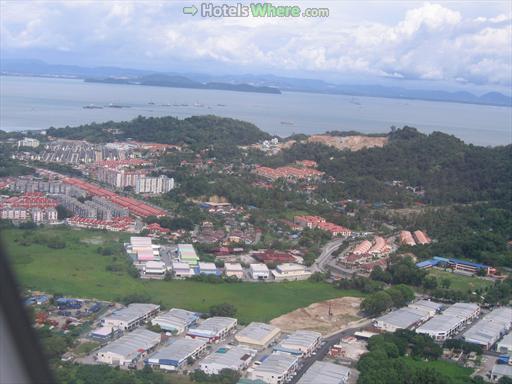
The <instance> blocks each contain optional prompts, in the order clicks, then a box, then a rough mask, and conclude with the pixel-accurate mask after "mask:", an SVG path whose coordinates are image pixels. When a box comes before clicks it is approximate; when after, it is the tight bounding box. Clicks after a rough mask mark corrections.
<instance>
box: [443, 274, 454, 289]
mask: <svg viewBox="0 0 512 384" xmlns="http://www.w3.org/2000/svg"><path fill="white" fill-rule="evenodd" d="M450 285H452V281H451V280H450V279H448V278H446V277H445V278H443V279H441V287H443V288H446V289H448V288H450Z"/></svg>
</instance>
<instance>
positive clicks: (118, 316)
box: [102, 303, 160, 331]
mask: <svg viewBox="0 0 512 384" xmlns="http://www.w3.org/2000/svg"><path fill="white" fill-rule="evenodd" d="M159 309H160V306H159V305H156V304H146V303H133V304H130V305H128V306H127V307H126V308H122V309H119V310H117V311H114V312H112V314H110V315H109V316H107V317H105V318H104V319H103V320H102V323H103V326H107V327H108V326H110V327H114V328H119V329H122V330H124V331H130V330H132V329H134V328H136V327H138V326H139V325H141V324H143V323H145V322H146V321H147V320H149V319H151V318H152V317H154V316H155V315H156V314H157V313H158V310H159Z"/></svg>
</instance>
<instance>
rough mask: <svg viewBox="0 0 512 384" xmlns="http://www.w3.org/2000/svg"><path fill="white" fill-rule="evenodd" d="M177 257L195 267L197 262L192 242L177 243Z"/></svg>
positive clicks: (197, 258)
mask: <svg viewBox="0 0 512 384" xmlns="http://www.w3.org/2000/svg"><path fill="white" fill-rule="evenodd" d="M178 258H179V259H180V261H181V262H182V263H187V264H188V265H190V266H191V267H195V266H196V265H197V263H198V262H199V257H198V256H197V253H196V250H195V249H194V247H193V246H192V244H178Z"/></svg>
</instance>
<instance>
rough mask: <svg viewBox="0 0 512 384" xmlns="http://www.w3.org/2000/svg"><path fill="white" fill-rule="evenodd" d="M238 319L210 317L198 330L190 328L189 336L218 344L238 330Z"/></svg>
mask: <svg viewBox="0 0 512 384" xmlns="http://www.w3.org/2000/svg"><path fill="white" fill-rule="evenodd" d="M237 324H238V321H237V319H233V318H231V317H210V318H208V319H206V320H205V321H203V322H202V323H201V324H200V325H199V326H197V327H196V328H190V329H189V330H188V332H187V336H189V337H191V338H194V339H195V338H199V339H204V340H206V341H207V342H208V343H217V342H219V341H221V340H222V339H224V338H225V337H226V336H227V335H228V334H229V333H231V332H233V331H235V330H236V326H237Z"/></svg>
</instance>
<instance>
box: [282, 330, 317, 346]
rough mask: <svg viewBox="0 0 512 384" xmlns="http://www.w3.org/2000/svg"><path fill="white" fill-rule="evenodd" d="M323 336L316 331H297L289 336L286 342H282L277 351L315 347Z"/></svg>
mask: <svg viewBox="0 0 512 384" xmlns="http://www.w3.org/2000/svg"><path fill="white" fill-rule="evenodd" d="M321 337H322V334H321V333H319V332H314V331H303V330H300V331H295V332H293V333H292V334H290V335H288V336H287V337H286V338H285V339H284V340H282V341H281V342H280V343H279V345H278V346H277V349H280V348H282V349H289V348H290V347H291V346H299V347H304V348H309V347H310V346H312V345H314V344H315V343H316V342H317V341H318V340H319V339H320V338H321Z"/></svg>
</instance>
